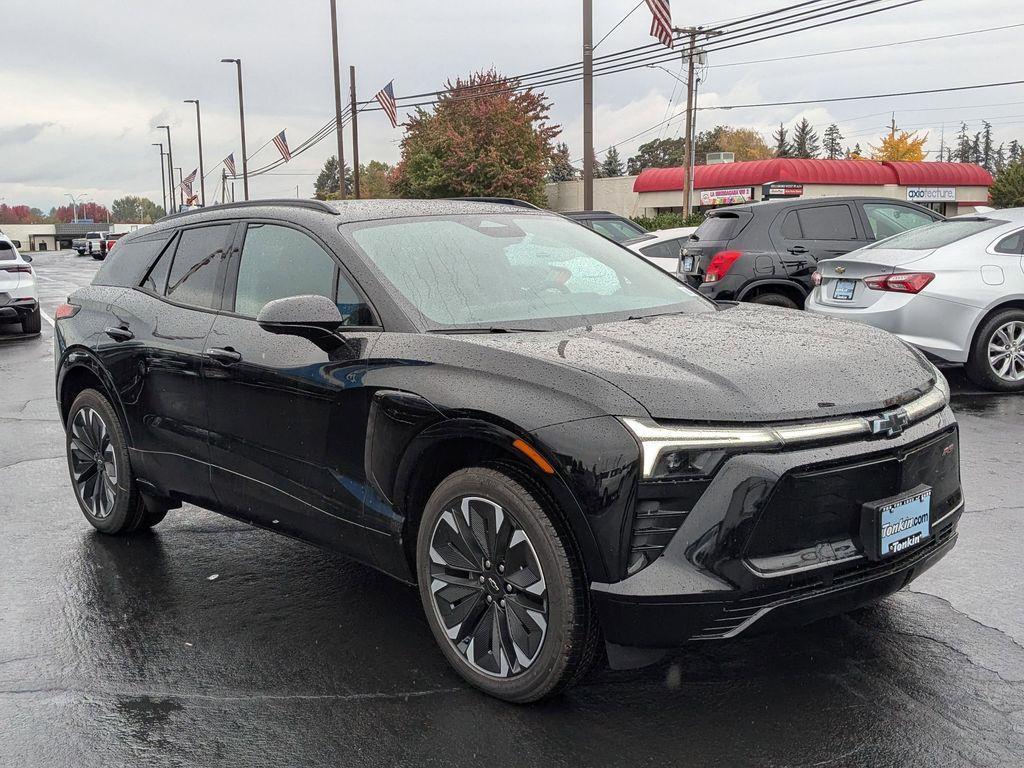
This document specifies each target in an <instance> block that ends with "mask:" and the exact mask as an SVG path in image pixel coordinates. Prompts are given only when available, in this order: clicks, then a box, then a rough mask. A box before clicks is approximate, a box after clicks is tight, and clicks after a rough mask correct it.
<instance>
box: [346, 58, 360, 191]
mask: <svg viewBox="0 0 1024 768" xmlns="http://www.w3.org/2000/svg"><path fill="white" fill-rule="evenodd" d="M348 96H349V101H350V102H351V106H350V107H349V110H350V112H349V117H350V119H351V120H352V194H353V196H354V197H355V198H356V200H358V199H359V121H358V120H356V115H357V114H358V112H359V110H357V109H356V68H355V67H354V66H349V68H348Z"/></svg>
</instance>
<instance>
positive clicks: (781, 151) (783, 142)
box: [772, 123, 793, 157]
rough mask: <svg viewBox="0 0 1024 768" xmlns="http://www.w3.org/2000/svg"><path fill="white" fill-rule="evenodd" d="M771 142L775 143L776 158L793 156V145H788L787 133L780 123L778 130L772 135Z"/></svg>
mask: <svg viewBox="0 0 1024 768" xmlns="http://www.w3.org/2000/svg"><path fill="white" fill-rule="evenodd" d="M772 141H774V142H775V156H776V157H792V156H793V145H792V144H790V143H789V131H787V130H786V126H784V125H783V124H782V123H779V130H777V131H776V132H775V133H773V134H772Z"/></svg>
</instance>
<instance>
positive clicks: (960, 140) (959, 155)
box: [956, 123, 972, 163]
mask: <svg viewBox="0 0 1024 768" xmlns="http://www.w3.org/2000/svg"><path fill="white" fill-rule="evenodd" d="M956 159H957V162H959V163H970V162H972V160H971V138H970V136H968V135H967V123H960V133H958V134H957V136H956Z"/></svg>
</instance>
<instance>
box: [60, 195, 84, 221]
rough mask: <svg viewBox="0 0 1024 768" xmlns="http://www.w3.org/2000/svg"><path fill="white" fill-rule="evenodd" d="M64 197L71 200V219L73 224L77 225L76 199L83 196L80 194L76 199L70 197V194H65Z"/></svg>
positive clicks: (73, 196)
mask: <svg viewBox="0 0 1024 768" xmlns="http://www.w3.org/2000/svg"><path fill="white" fill-rule="evenodd" d="M64 197H70V198H71V218H72V219H74V222H75V224H77V223H78V198H79V197H85V195H84V194H82V195H78V197H76V196H75V195H72V194H71V193H70V192H65V193H64Z"/></svg>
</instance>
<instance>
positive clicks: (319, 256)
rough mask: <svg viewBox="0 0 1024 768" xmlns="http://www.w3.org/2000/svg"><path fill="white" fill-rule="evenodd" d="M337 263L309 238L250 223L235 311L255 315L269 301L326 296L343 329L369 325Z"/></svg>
mask: <svg viewBox="0 0 1024 768" xmlns="http://www.w3.org/2000/svg"><path fill="white" fill-rule="evenodd" d="M336 272H337V264H336V263H335V261H334V259H333V258H331V256H330V255H329V254H328V253H327V252H326V251H325V250H324V249H323V248H321V247H320V246H319V245H318V244H317V243H316V242H315V241H314V240H313V239H312V238H310V237H309V236H308V235H305V234H303V233H302V232H299V231H298V230H295V229H291V228H289V227H281V226H277V225H274V224H250V225H249V227H248V229H247V230H246V233H245V244H244V245H243V246H242V258H241V262H240V264H239V266H238V280H237V283H236V288H235V312H237V313H238V314H240V315H245V316H246V317H256V315H258V314H259V311H260V310H261V309H263V306H264V305H265V304H266V303H267V302H268V301H273V300H274V299H283V298H286V297H288V296H307V295H315V296H326V297H327V298H329V299H332V300H333V301H335V302H337V304H338V309H339V310H340V311H341V313H342V316H343V317H344V318H345V321H346V324H348V325H364V324H367V323H368V322H372V319H370V318H368V315H369V309H368V308H367V307H366V305H365V303H364V302H363V301H362V300H361V299H360V298H359V296H358V294H357V293H356V291H355V289H354V288H353V287H352V286H351V285H349V284H348V281H347V280H345V279H340V280H339V283H338V290H337V294H336V293H335V289H334V280H335V274H336Z"/></svg>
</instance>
